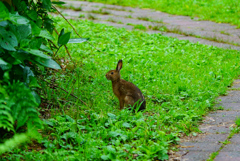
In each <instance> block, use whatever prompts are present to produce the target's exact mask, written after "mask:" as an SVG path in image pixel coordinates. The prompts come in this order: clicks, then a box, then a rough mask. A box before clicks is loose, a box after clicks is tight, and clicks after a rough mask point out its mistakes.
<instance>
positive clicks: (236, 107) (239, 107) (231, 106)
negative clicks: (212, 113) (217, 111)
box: [216, 103, 240, 111]
mask: <svg viewBox="0 0 240 161" xmlns="http://www.w3.org/2000/svg"><path fill="white" fill-rule="evenodd" d="M216 106H217V107H220V106H221V107H224V109H225V110H233V111H240V103H219V104H217V105H216Z"/></svg>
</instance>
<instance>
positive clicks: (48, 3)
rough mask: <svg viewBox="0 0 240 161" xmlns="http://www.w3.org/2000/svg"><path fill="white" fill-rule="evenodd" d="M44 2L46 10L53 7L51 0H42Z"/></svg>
mask: <svg viewBox="0 0 240 161" xmlns="http://www.w3.org/2000/svg"><path fill="white" fill-rule="evenodd" d="M42 3H43V7H44V8H45V9H46V10H48V11H49V10H50V9H51V7H52V3H51V0H42Z"/></svg>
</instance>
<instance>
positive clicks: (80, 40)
mask: <svg viewBox="0 0 240 161" xmlns="http://www.w3.org/2000/svg"><path fill="white" fill-rule="evenodd" d="M88 40H89V39H88V38H75V39H70V40H69V41H68V43H82V42H85V41H88Z"/></svg>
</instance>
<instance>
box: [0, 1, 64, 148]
mask: <svg viewBox="0 0 240 161" xmlns="http://www.w3.org/2000/svg"><path fill="white" fill-rule="evenodd" d="M12 3H13V4H12V6H10V5H9V4H7V3H5V4H4V3H3V2H0V85H1V87H0V130H1V131H0V132H1V141H3V140H4V139H6V138H8V137H10V136H7V134H10V135H12V134H14V133H16V132H17V131H19V132H20V131H21V132H23V131H26V130H30V129H31V130H35V131H36V130H37V129H39V128H42V121H41V120H40V118H39V116H38V112H37V110H36V107H38V106H39V104H40V97H39V96H38V94H37V93H36V92H35V90H36V88H38V87H40V86H39V85H38V83H37V79H36V78H35V74H34V72H35V71H36V69H44V67H50V68H54V69H61V68H60V66H59V65H58V64H57V63H56V62H55V61H54V60H52V59H51V57H49V56H48V55H46V54H44V52H47V53H49V54H52V51H51V50H50V49H49V48H48V47H47V44H48V41H53V40H54V38H53V36H52V35H51V34H50V33H51V32H52V31H53V29H54V26H53V21H52V20H51V19H49V17H48V15H47V11H50V9H51V1H50V0H42V1H27V0H26V1H20V0H13V1H12ZM13 6H14V7H13ZM23 126H27V129H24V128H21V127H23ZM6 131H8V132H9V133H6ZM27 136H28V134H25V137H26V138H27ZM26 138H25V139H23V141H22V142H24V140H26ZM15 140H16V139H15ZM12 143H13V144H12V146H11V147H14V146H15V145H18V143H17V142H14V141H13V142H12ZM14 143H16V144H14ZM4 145H6V144H3V145H1V148H3V149H4ZM7 149H9V148H5V150H7ZM5 150H3V152H4V151H5Z"/></svg>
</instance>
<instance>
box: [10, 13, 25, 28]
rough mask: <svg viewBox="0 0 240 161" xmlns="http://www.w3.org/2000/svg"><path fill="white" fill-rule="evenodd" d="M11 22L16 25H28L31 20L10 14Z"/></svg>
mask: <svg viewBox="0 0 240 161" xmlns="http://www.w3.org/2000/svg"><path fill="white" fill-rule="evenodd" d="M9 20H10V21H11V22H12V23H14V24H16V25H26V24H27V23H29V20H28V19H27V18H25V17H23V16H20V15H18V14H17V13H16V14H11V13H10V14H9Z"/></svg>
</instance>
